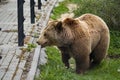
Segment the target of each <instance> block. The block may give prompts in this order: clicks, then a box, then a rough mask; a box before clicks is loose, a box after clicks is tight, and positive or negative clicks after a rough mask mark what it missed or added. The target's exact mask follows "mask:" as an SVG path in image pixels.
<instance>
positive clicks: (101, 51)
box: [91, 37, 109, 66]
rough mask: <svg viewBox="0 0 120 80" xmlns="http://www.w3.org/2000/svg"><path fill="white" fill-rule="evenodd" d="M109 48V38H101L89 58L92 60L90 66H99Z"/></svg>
mask: <svg viewBox="0 0 120 80" xmlns="http://www.w3.org/2000/svg"><path fill="white" fill-rule="evenodd" d="M108 46H109V38H107V37H106V38H103V39H101V41H100V42H99V44H98V45H97V46H96V47H95V49H94V50H93V52H92V54H91V55H92V56H91V58H92V59H93V61H92V63H91V66H95V65H98V64H100V62H101V61H102V60H103V59H104V58H105V57H106V54H107V50H108Z"/></svg>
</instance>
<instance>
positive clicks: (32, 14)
mask: <svg viewBox="0 0 120 80" xmlns="http://www.w3.org/2000/svg"><path fill="white" fill-rule="evenodd" d="M34 6H35V2H34V0H30V12H31V23H35V10H34Z"/></svg>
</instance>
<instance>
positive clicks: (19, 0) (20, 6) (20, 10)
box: [17, 0, 25, 46]
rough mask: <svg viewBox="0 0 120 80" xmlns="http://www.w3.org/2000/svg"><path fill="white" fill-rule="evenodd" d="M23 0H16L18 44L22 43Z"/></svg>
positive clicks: (21, 44)
mask: <svg viewBox="0 0 120 80" xmlns="http://www.w3.org/2000/svg"><path fill="white" fill-rule="evenodd" d="M24 2H25V1H24V0H17V14H18V46H23V45H24V37H25V35H24V25H23V23H24V20H25V19H24V16H23V4H24Z"/></svg>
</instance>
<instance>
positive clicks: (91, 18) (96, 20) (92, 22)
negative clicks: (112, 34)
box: [78, 13, 108, 31]
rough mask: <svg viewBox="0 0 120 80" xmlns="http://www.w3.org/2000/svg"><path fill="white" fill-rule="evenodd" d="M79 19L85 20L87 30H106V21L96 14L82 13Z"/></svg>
mask: <svg viewBox="0 0 120 80" xmlns="http://www.w3.org/2000/svg"><path fill="white" fill-rule="evenodd" d="M78 19H79V20H80V21H83V22H85V23H86V24H87V25H88V28H89V30H96V31H103V30H107V31H108V27H107V25H106V23H105V22H104V21H103V20H102V19H101V18H100V17H98V16H96V15H93V14H89V13H87V14H84V15H82V16H80V17H79V18H78Z"/></svg>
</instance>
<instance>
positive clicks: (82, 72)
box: [76, 70, 84, 75]
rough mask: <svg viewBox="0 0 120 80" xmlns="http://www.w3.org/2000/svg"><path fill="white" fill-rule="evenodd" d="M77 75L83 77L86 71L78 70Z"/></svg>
mask: <svg viewBox="0 0 120 80" xmlns="http://www.w3.org/2000/svg"><path fill="white" fill-rule="evenodd" d="M76 73H77V74H81V75H82V74H84V71H83V70H76Z"/></svg>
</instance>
